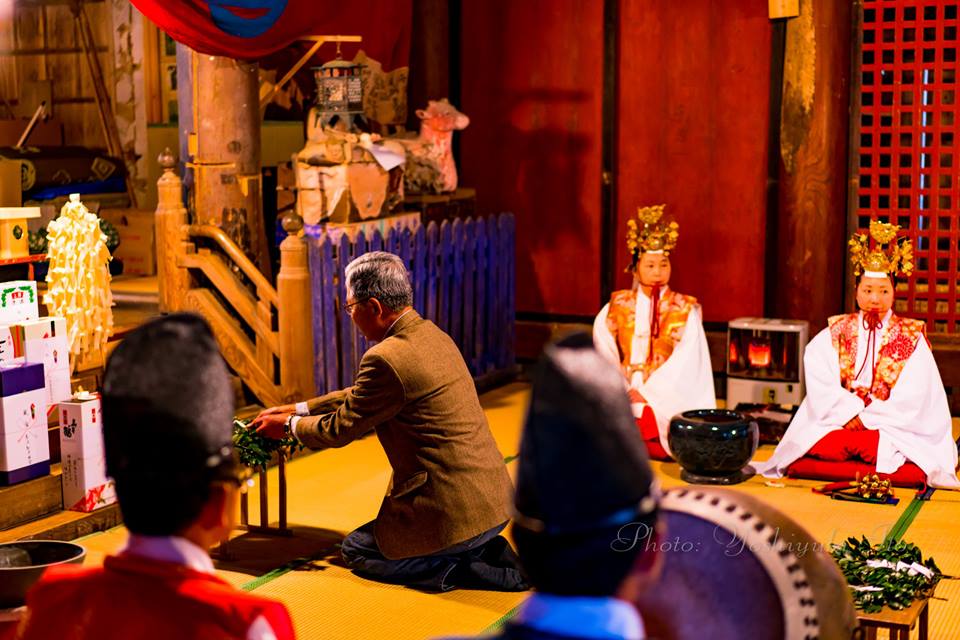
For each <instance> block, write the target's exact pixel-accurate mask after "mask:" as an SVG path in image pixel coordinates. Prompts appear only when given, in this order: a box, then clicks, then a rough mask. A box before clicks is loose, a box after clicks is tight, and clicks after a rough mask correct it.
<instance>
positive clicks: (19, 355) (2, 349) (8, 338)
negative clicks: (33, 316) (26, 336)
mask: <svg viewBox="0 0 960 640" xmlns="http://www.w3.org/2000/svg"><path fill="white" fill-rule="evenodd" d="M25 360H26V358H25V356H24V350H23V336H22V335H21V333H20V332H19V331H18V329H17V326H16V325H14V326H0V362H6V363H12V362H24V361H25Z"/></svg>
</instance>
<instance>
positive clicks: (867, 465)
mask: <svg viewBox="0 0 960 640" xmlns="http://www.w3.org/2000/svg"><path fill="white" fill-rule="evenodd" d="M899 229H900V227H898V226H897V225H892V224H887V223H881V222H878V221H876V220H874V221H873V222H871V223H870V237H871V238H872V239H873V246H872V247H871V246H870V241H869V239H868V238H867V236H866V235H864V234H856V235H854V236H853V238H851V239H850V249H851V260H852V262H853V267H854V274H855V275H856V276H857V277H858V281H857V306H858V307H859V311H858V312H857V313H849V314H845V315H839V316H833V317H832V318H830V319H829V321H828V324H829V326H828V327H827V328H826V329H824V330H823V331H821V332H820V333H819V334H817V335H816V336H815V337H814V338H813V340H811V341H810V343H809V344H808V345H807V347H806V350H805V352H804V356H803V363H804V376H805V380H806V387H807V397H806V398H804V400H803V403H802V404H801V405H800V408H799V409H798V410H797V414H796V416H794V418H793V421H792V422H791V423H790V427H789V428H788V429H787V432H786V433H785V434H784V437H783V440H781V441H780V444H779V445H777V449H776V451H774V453H773V456H772V457H771V458H770V460H768V461H766V462H757V463H754V464H753V467H754V468H755V469H756V470H757V471H758V472H760V473H763V474H764V475H767V476H769V477H779V476H782V475H790V476H795V477H809V478H818V479H824V480H838V481H839V480H852V479H853V478H855V477H856V476H858V475H859V476H861V477H862V476H865V475H872V474H874V473H876V474H880V475H883V476H888V477H889V479H890V480H891V481H892V482H893V484H895V485H900V486H922V485H923V484H924V483H926V484H929V485H931V486H935V487H942V488H954V489H956V488H960V480H958V479H957V475H956V471H955V469H956V466H957V448H956V445H955V444H954V441H953V435H952V425H951V421H950V409H949V406H948V404H947V396H946V393H945V391H944V388H943V382H942V381H941V380H940V373H939V371H938V370H937V363H936V361H935V360H934V358H933V354H932V353H931V351H930V346H929V344H928V343H927V338H926V326H925V324H924V323H923V321H921V320H917V319H913V318H902V317H900V316H898V315H897V314H896V313H894V311H893V300H894V292H895V289H896V286H895V285H896V283H895V281H894V278H895V276H897V275H899V276H901V277H909V276H910V274H911V272H912V271H913V247H912V244H911V243H910V241H909V239H907V238H901V239H900V240H897V239H896V237H897V232H898V231H899Z"/></svg>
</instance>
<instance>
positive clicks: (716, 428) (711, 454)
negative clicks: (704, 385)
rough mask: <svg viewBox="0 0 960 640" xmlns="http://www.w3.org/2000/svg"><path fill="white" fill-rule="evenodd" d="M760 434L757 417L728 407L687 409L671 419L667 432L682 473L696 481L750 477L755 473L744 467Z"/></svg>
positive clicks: (721, 481) (733, 480)
mask: <svg viewBox="0 0 960 640" xmlns="http://www.w3.org/2000/svg"><path fill="white" fill-rule="evenodd" d="M759 438H760V431H759V429H758V427H757V423H756V421H755V420H753V419H751V418H749V417H747V416H745V415H744V414H742V413H740V412H738V411H730V410H728V409H696V410H693V411H684V412H683V413H681V414H678V415H676V416H674V417H673V419H671V420H670V431H669V433H668V434H667V442H668V443H669V445H670V451H671V452H672V453H673V457H674V458H675V459H676V461H677V462H678V463H680V466H681V467H682V468H683V472H682V473H681V476H682V477H683V479H684V480H686V481H687V482H691V483H695V484H736V483H738V482H743V481H744V480H746V479H747V478H749V477H750V475H752V474H748V473H747V472H744V471H743V468H744V467H745V466H746V465H747V463H748V462H750V458H752V457H753V454H754V453H755V452H756V451H757V443H758V441H759Z"/></svg>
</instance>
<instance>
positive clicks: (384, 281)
mask: <svg viewBox="0 0 960 640" xmlns="http://www.w3.org/2000/svg"><path fill="white" fill-rule="evenodd" d="M344 274H345V275H346V277H347V290H348V291H350V292H351V293H352V294H353V299H354V300H355V301H356V302H360V301H363V300H369V299H370V298H376V299H377V300H379V301H380V304H382V305H384V306H385V307H387V308H389V309H391V310H393V311H400V310H402V309H404V308H406V307H409V306H411V305H412V304H413V288H412V287H411V286H410V278H409V277H408V275H407V267H406V265H405V264H404V263H403V260H402V259H400V257H399V256H396V255H394V254H392V253H387V252H386V251H371V252H370V253H365V254H363V255H362V256H360V257H359V258H357V259H355V260H353V261H352V262H351V263H350V264H348V265H347V267H346V269H344Z"/></svg>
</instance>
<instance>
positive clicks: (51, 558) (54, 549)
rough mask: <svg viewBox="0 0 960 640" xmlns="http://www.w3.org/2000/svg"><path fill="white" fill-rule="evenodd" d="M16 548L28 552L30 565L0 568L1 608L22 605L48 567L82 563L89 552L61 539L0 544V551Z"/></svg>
mask: <svg viewBox="0 0 960 640" xmlns="http://www.w3.org/2000/svg"><path fill="white" fill-rule="evenodd" d="M10 547H13V548H16V549H22V550H23V551H26V552H27V554H28V555H29V556H30V565H29V566H25V567H0V609H9V608H12V607H19V606H21V605H22V604H23V603H24V601H25V599H26V596H27V591H29V590H30V587H32V586H33V583H35V582H36V581H37V580H39V579H40V576H41V575H43V572H44V571H45V570H46V568H47V567H49V566H51V565H55V564H68V563H81V562H83V557H84V556H85V555H86V554H87V551H86V549H84V548H83V547H81V546H80V545H78V544H73V543H72V542H61V541H59V540H25V541H23V542H7V543H4V544H0V549H5V548H10Z"/></svg>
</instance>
